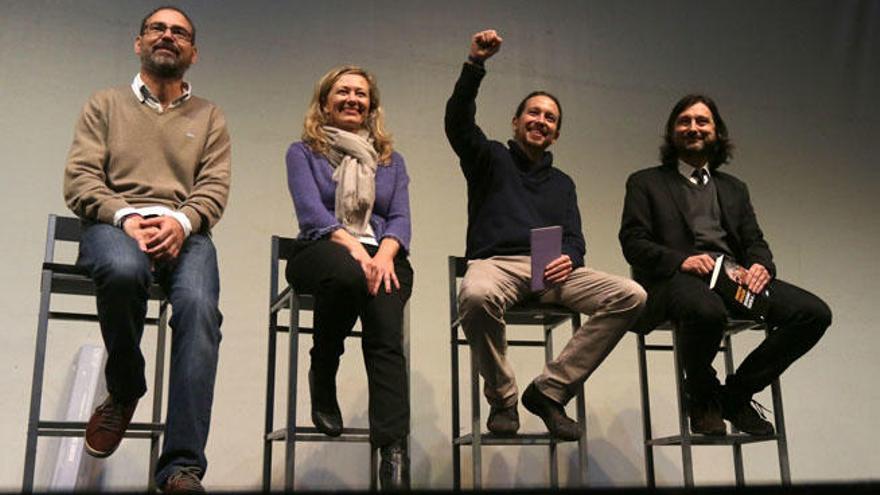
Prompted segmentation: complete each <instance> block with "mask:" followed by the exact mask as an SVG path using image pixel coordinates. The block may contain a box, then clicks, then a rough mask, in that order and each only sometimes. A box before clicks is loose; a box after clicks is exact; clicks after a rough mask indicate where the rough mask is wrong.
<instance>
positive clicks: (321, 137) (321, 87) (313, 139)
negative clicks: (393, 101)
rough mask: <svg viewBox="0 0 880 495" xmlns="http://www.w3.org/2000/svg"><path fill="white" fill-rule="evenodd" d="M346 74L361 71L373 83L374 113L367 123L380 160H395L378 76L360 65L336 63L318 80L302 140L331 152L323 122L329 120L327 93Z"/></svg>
mask: <svg viewBox="0 0 880 495" xmlns="http://www.w3.org/2000/svg"><path fill="white" fill-rule="evenodd" d="M345 74H356V75H359V76H361V77H363V78H364V79H366V80H367V83H368V84H369V86H370V113H369V115H367V119H366V121H365V126H366V128H367V130H368V131H369V132H370V137H371V138H373V147H374V148H375V149H376V152H377V153H378V154H379V163H388V162H389V161H390V160H391V153H392V152H393V151H394V149H393V148H392V146H391V134H389V133H388V131H386V130H385V114H384V112H383V111H382V106H381V104H380V99H379V87H378V86H377V85H376V78H374V77H373V75H372V74H370V73H369V72H367V71H366V70H365V69H363V68H361V67H358V66H356V65H342V66H339V67H334V68H333V69H330V71H329V72H327V73H326V74H324V77H322V78H321V79H320V80H319V81H318V83H317V84H315V92H314V94H313V95H312V102H311V103H310V104H309V109H308V111H307V112H306V118H305V120H304V121H303V133H302V140H303V141H304V142H305V143H306V144H307V145H309V148H311V149H312V151H314V152H315V153H319V154H321V155H326V154H327V151H328V150H329V148H330V146H329V144H328V143H327V135H326V133H325V132H324V129H323V126H325V125H327V124H328V120H327V116H326V115H325V114H324V106H326V105H327V96H328V95H329V94H330V89H331V88H332V87H333V85H334V84H335V83H336V81H337V80H339V78H340V77H342V76H344V75H345Z"/></svg>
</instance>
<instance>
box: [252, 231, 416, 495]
mask: <svg viewBox="0 0 880 495" xmlns="http://www.w3.org/2000/svg"><path fill="white" fill-rule="evenodd" d="M295 244H296V240H295V239H289V238H285V237H279V236H272V253H271V266H270V272H269V357H268V371H267V376H266V425H265V433H264V435H263V491H266V492H268V491H270V490H271V489H272V486H271V485H272V442H284V488H283V489H284V490H285V491H291V490H293V481H294V472H295V460H296V442H357V443H367V444H369V443H370V430H369V429H368V428H348V427H346V428H343V430H342V434H341V435H339V436H338V437H330V436H327V435H325V434H323V433H321V432H320V431H318V430H317V428H315V427H314V426H300V425H297V424H296V397H297V377H298V367H299V336H300V334H313V333H314V329H313V328H308V327H303V326H301V325H300V318H301V317H302V313H303V312H307V311H313V310H314V304H315V299H314V297H313V296H312V295H310V294H297V293H296V292H294V290H293V288H292V287H290V286H289V285H287V284H286V282H285V283H284V288H283V289H281V290H280V291H279V282H280V281H281V280H282V279H281V277H280V273H281V262H282V261H284V262H285V263H286V262H288V261H289V260H290V257H291V255H292V252H293V248H294V246H295ZM285 309H287V310H289V312H290V324H289V326H284V325H279V324H278V315H279V313H280V312H281V311H282V310H285ZM403 322H404V323H403V349H404V353H405V355H406V363H407V376H409V305H407V306H406V308H405V309H404V318H403ZM279 332H287V333H288V334H289V335H290V337H289V339H288V349H289V356H290V362H289V364H288V371H287V419H286V421H285V425H284V427H283V428H280V429H275V423H274V413H275V411H274V409H275V363H276V349H277V339H278V333H279ZM351 335H352V336H357V337H360V336H361V335H362V332H360V331H353V332H352V333H351ZM407 441H409V439H407ZM378 453H379V449H377V448H373V447H372V446H371V447H370V466H369V468H370V489H371V490H376V489H377V487H378V459H379V455H378Z"/></svg>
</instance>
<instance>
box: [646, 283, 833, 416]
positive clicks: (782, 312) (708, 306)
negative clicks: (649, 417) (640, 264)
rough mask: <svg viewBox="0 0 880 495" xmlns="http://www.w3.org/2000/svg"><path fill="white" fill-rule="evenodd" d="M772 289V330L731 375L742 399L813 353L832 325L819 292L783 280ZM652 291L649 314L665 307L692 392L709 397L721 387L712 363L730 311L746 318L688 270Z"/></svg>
mask: <svg viewBox="0 0 880 495" xmlns="http://www.w3.org/2000/svg"><path fill="white" fill-rule="evenodd" d="M769 289H770V294H771V296H770V308H769V312H768V315H767V324H768V325H769V326H770V327H771V329H773V330H772V331H771V333H770V335H769V336H768V337H767V338H766V339H764V341H763V342H761V344H760V345H759V346H758V347H757V348H755V349H754V350H753V351H752V352H751V353H750V354H749V355H748V356H747V357H746V358H745V360H743V362H742V363H741V364H740V366H739V368H737V370H736V373H735V374H733V375H731V376H730V377H728V378H727V383H726V385H727V387H728V392H729V393H731V394H734V395H735V396H740V397H742V398H748V397H751V396H752V395H753V394H755V393H757V392H759V391H761V390H763V389H764V388H765V387H766V386H767V385H769V384H770V383H771V382H772V381H773V380H775V379H776V378H777V377H778V376H779V375H781V374H782V372H783V371H785V370H786V368H788V366H789V365H791V363H793V362H794V361H795V360H797V359H798V358H799V357H801V356H803V355H804V354H805V353H806V352H807V351H809V350H810V349H811V348H812V347H813V346H814V345H815V344H816V342H818V341H819V339H820V338H821V337H822V335H823V334H824V333H825V330H826V329H827V328H828V326H829V325H831V310H830V309H829V308H828V306H827V305H826V304H825V303H824V302H823V301H822V300H821V299H819V298H818V297H816V296H815V295H813V294H811V293H809V292H807V291H805V290H803V289H800V288H798V287H795V286H794V285H791V284H789V283H786V282H784V281H782V280H778V279H774V280H772V281H771V282H770V285H769ZM648 294H649V297H648V303H647V304H648V306H647V310H646V313H648V312H654V311H657V310H658V309H659V310H661V311H665V315H666V318H667V319H669V320H671V321H672V322H673V323H674V324H675V327H676V332H677V333H678V342H679V355H680V356H681V357H682V364H683V367H684V371H685V376H686V377H687V382H686V390H687V392H688V394H689V395H690V396H691V397H693V398H695V399H696V400H701V399H703V398H706V397H709V396H710V395H711V394H713V393H715V392H716V391H717V390H718V388H719V386H720V384H719V382H718V379H717V378H716V377H715V370H714V369H713V368H712V361H713V360H714V359H715V355H716V354H717V352H718V347H719V345H720V344H721V339H722V338H723V331H724V328H725V326H726V325H727V318H728V315H729V314H730V315H732V316H734V317H747V316H746V315H743V314H740V313H737V311H736V309H735V308H728V307H726V306H725V303H724V301H723V299H722V298H721V297H720V296H719V295H718V294H716V293H715V292H713V291H712V290H710V289H709V287H708V284H707V283H706V281H705V280H703V279H701V278H699V277H696V276H693V275H690V274H686V273H681V272H679V273H676V274H675V275H674V276H673V277H672V278H671V279H669V280H668V281H665V282H662V283H660V284H658V285H656V286H654V287H652V288H651V290H650V291H649V292H648ZM652 306H653V308H652ZM655 314H656V313H655Z"/></svg>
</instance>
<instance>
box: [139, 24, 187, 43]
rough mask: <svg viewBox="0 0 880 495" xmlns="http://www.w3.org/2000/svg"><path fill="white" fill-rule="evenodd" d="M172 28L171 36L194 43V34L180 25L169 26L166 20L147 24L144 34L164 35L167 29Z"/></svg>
mask: <svg viewBox="0 0 880 495" xmlns="http://www.w3.org/2000/svg"><path fill="white" fill-rule="evenodd" d="M169 29H170V30H171V36H172V37H173V38H174V39H175V40H177V41H183V42H186V43H192V39H193V35H192V33H190V32H189V31H187V30H186V29H184V28H182V27H180V26H169V25H167V24H165V23H164V22H151V23H149V24H147V25H146V27H145V28H144V31H143V33H142V34H148V35H150V36H162V35H163V34H165V31H167V30H169Z"/></svg>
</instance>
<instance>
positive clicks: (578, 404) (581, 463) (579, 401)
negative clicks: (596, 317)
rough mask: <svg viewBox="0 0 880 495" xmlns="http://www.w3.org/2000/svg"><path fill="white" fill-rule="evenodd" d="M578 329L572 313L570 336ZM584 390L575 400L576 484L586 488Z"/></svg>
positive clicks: (576, 317)
mask: <svg viewBox="0 0 880 495" xmlns="http://www.w3.org/2000/svg"><path fill="white" fill-rule="evenodd" d="M580 327H581V315H580V314H579V313H574V314H573V315H572V319H571V328H572V330H571V331H572V334H574V333H575V332H577V330H578V328H580ZM584 388H585V386H584V385H582V386H581V388H580V390H578V393H577V398H576V399H575V408H576V409H577V422H578V425H579V426H580V429H581V435H580V437H578V484H579V485H580V486H583V487H585V486H587V406H586V399H585V398H584V395H585V392H584Z"/></svg>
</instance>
